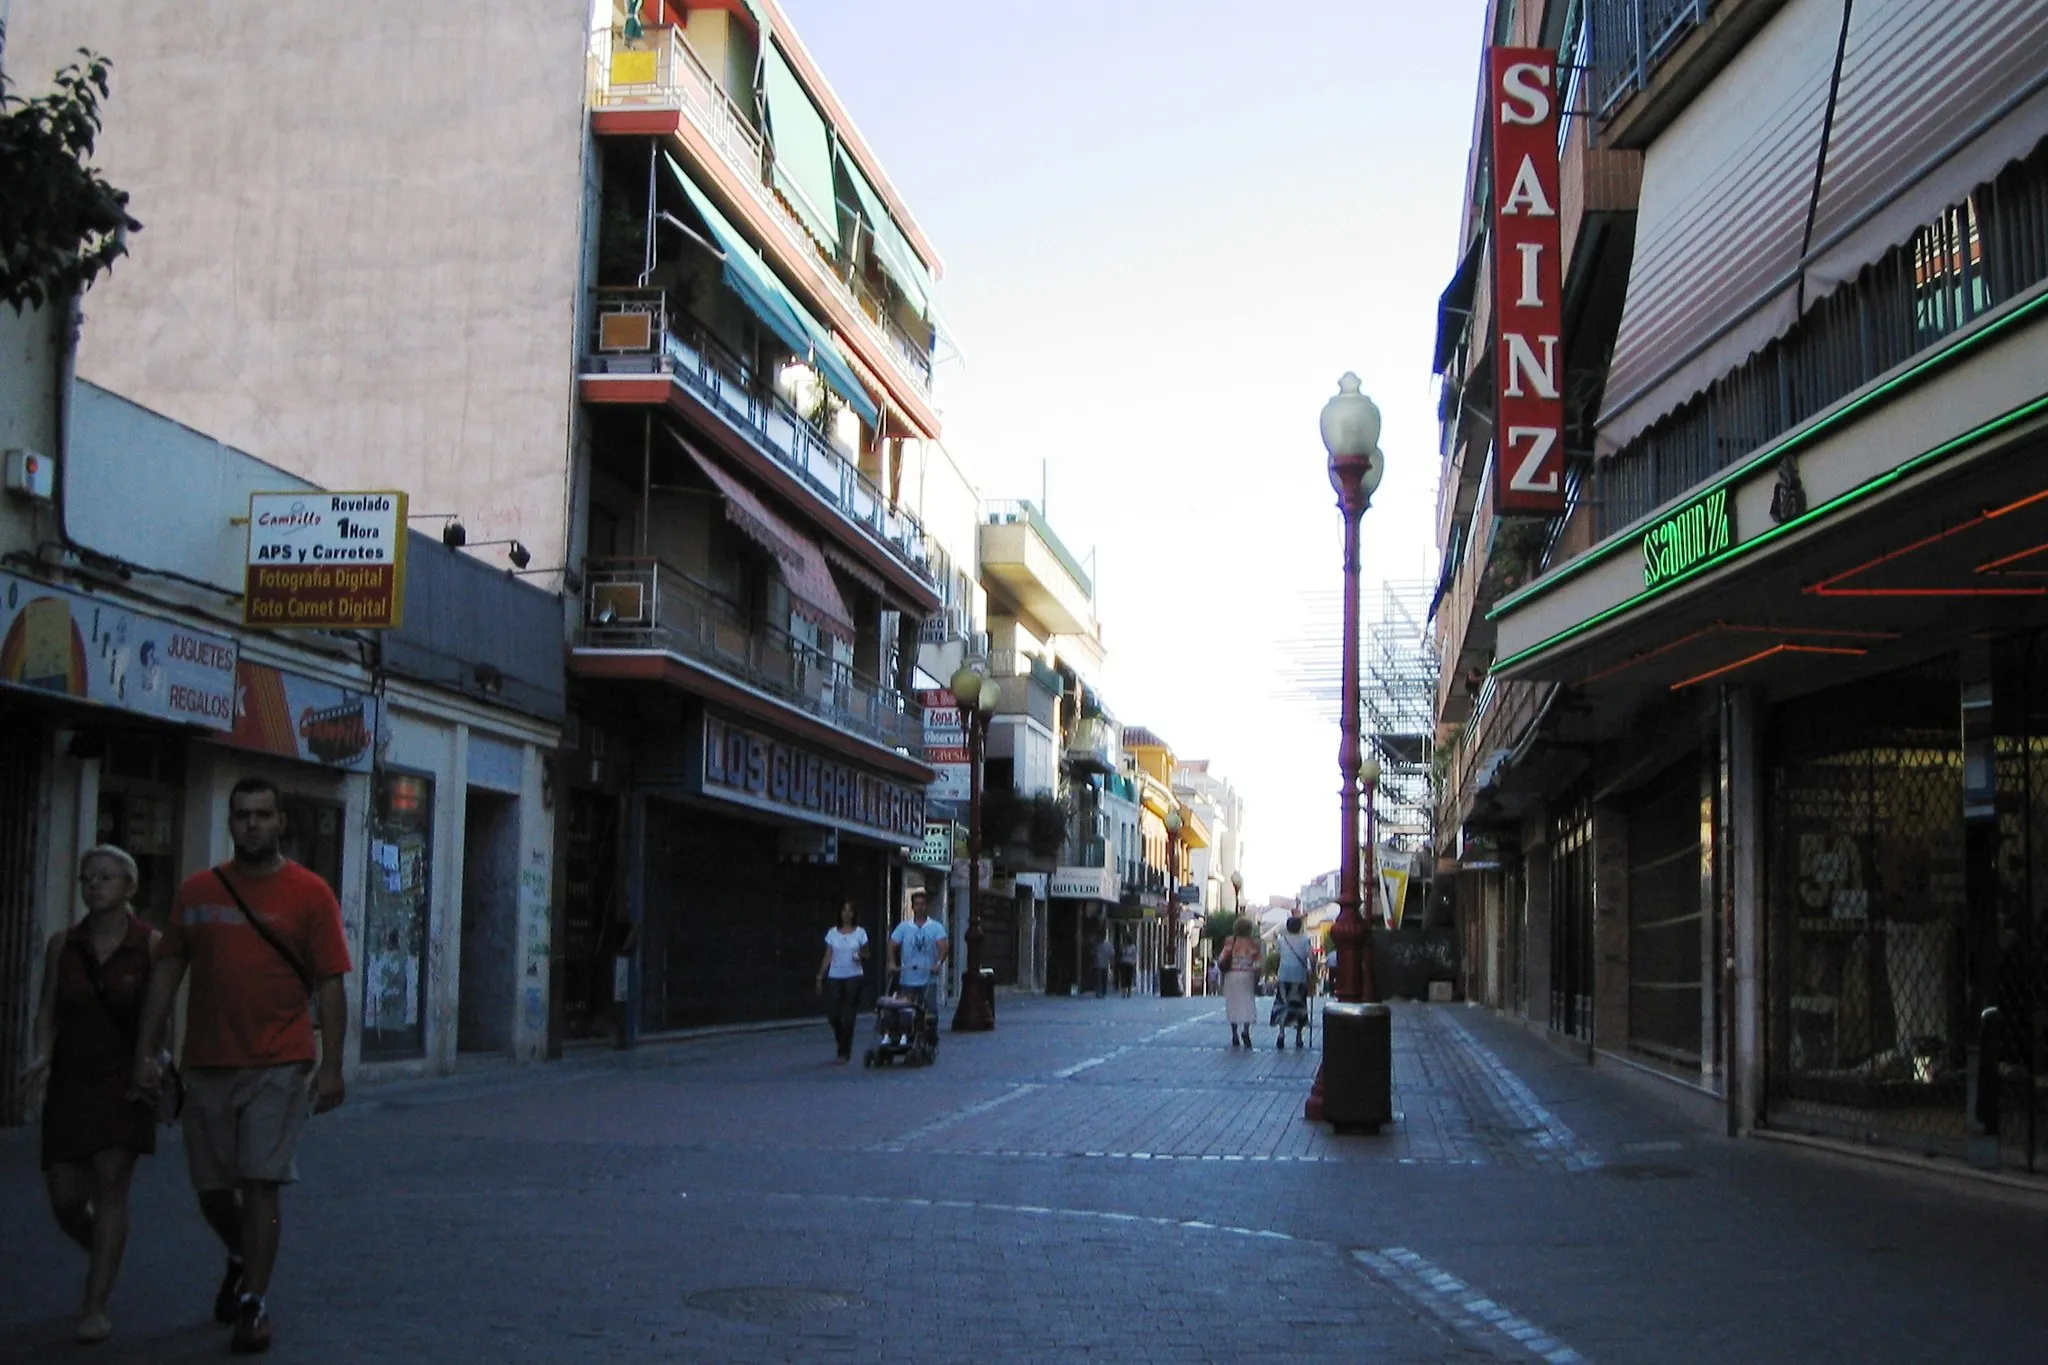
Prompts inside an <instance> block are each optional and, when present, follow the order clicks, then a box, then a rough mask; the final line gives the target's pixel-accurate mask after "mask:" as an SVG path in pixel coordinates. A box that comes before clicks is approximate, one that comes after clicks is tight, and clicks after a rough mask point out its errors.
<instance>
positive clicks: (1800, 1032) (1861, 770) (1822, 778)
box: [1766, 659, 1971, 1150]
mask: <svg viewBox="0 0 2048 1365" xmlns="http://www.w3.org/2000/svg"><path fill="white" fill-rule="evenodd" d="M1961 714H1962V713H1961V693H1960V685H1959V683H1958V681H1957V674H1956V669H1955V665H1954V661H1953V660H1952V659H1951V660H1942V661H1938V662H1936V663H1934V664H1929V665H1924V666H1921V667H1919V668H1915V669H1910V670H1907V671H1905V672H1902V673H1894V674H1890V675H1887V676H1884V677H1881V678H1876V679H1871V680H1868V681H1864V682H1860V683H1856V684H1852V685H1851V686H1848V687H1843V688H1835V689H1832V690H1830V691H1827V692H1822V693H1817V694H1815V695H1813V696H1811V697H1806V698H1801V699H1799V700H1798V701H1795V702H1791V703H1788V704H1787V705H1785V706H1783V707H1781V708H1780V709H1779V710H1778V712H1777V714H1776V715H1775V716H1774V718H1773V719H1774V731H1775V733H1774V737H1773V741H1772V750H1771V751H1772V752H1773V754H1775V755H1776V758H1775V765H1774V769H1773V772H1772V790H1771V802H1772V812H1771V820H1770V826H1771V830H1772V847H1771V849H1770V864H1771V865H1770V888H1771V906H1770V933H1771V939H1770V955H1769V959H1770V960H1769V967H1768V971H1769V977H1770V1000H1771V1012H1770V1020H1769V1029H1770V1048H1769V1059H1770V1060H1769V1072H1768V1076H1767V1080H1766V1093H1767V1101H1768V1103H1769V1105H1770V1109H1771V1115H1772V1118H1773V1119H1774V1120H1775V1121H1780V1122H1784V1123H1787V1124H1788V1126H1796V1127H1807V1128H1813V1129H1817V1130H1820V1131H1831V1132H1838V1133H1841V1134H1843V1135H1845V1136H1855V1137H1864V1138H1875V1139H1877V1140H1879V1141H1883V1140H1886V1139H1891V1140H1893V1141H1899V1142H1905V1143H1910V1145H1913V1146H1916V1147H1919V1148H1921V1149H1927V1148H1929V1147H1935V1148H1940V1147H1949V1148H1951V1149H1954V1150H1960V1144H1961V1142H1962V1140H1963V1139H1964V1138H1965V1136H1966V1130H1965V1124H1964V1120H1965V1114H1964V1101H1965V1094H1966V1084H1967V1061H1968V1043H1969V1040H1970V1039H1969V1035H1970V1031H1971V1030H1970V1023H1969V1020H1968V1019H1967V1018H1966V1016H1965V1010H1964V1004H1965V997H1964V982H1963V952H1962V949H1963V935H1964V928H1965V922H1966V901H1967V896H1966V894H1965V867H1964V842H1963V818H1962V816H1963V804H1962V797H1963V786H1962V779H1963V753H1962V742H1961V735H1962V731H1961V726H1960V723H1959V718H1960V716H1961Z"/></svg>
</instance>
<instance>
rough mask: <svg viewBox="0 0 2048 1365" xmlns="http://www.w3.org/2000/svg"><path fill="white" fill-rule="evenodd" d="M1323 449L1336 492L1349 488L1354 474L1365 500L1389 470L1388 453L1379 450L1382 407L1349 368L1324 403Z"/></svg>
mask: <svg viewBox="0 0 2048 1365" xmlns="http://www.w3.org/2000/svg"><path fill="white" fill-rule="evenodd" d="M1322 431H1323V449H1324V450H1326V451H1328V452H1329V456H1330V484H1331V486H1332V487H1334V488H1335V489H1336V490H1337V496H1338V497H1339V498H1340V499H1341V498H1344V497H1345V496H1346V495H1347V493H1348V492H1349V491H1350V487H1349V486H1350V483H1351V479H1352V477H1353V475H1354V474H1355V475H1356V480H1357V482H1356V489H1357V492H1358V493H1359V494H1360V495H1362V498H1363V502H1361V504H1360V508H1359V510H1360V511H1363V510H1364V504H1365V503H1370V502H1371V501H1372V495H1373V494H1374V493H1375V492H1377V491H1378V489H1379V486H1380V477H1381V475H1383V474H1384V473H1385V472H1386V457H1385V456H1384V455H1382V454H1381V453H1380V410H1379V407H1378V405H1377V404H1375V403H1374V402H1373V401H1372V399H1370V398H1368V397H1366V396H1365V392H1364V389H1363V388H1362V387H1361V386H1360V383H1359V378H1358V376H1357V375H1355V374H1353V373H1352V372H1351V371H1349V370H1346V371H1345V372H1344V377H1343V378H1341V379H1339V380H1338V381H1337V393H1336V396H1335V397H1333V398H1331V399H1330V401H1329V402H1327V403H1325V404H1323V416H1322Z"/></svg>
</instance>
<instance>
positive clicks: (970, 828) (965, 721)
mask: <svg viewBox="0 0 2048 1365" xmlns="http://www.w3.org/2000/svg"><path fill="white" fill-rule="evenodd" d="M951 687H952V690H953V699H954V700H955V701H956V702H958V703H959V705H960V723H961V727H962V728H963V729H965V730H966V731H967V970H966V971H965V972H963V973H961V976H960V1003H959V1005H958V1006H957V1007H956V1008H955V1009H954V1011H953V1031H954V1032H955V1033H981V1032H986V1031H987V1030H989V1029H992V1028H994V1027H995V1026H996V1002H995V990H994V988H993V987H992V986H991V985H990V984H989V982H988V980H987V979H986V978H985V977H983V976H982V974H981V962H982V926H981V756H982V749H983V747H984V745H985V744H986V743H987V739H988V722H989V717H990V716H991V715H992V714H993V713H994V711H995V708H996V703H997V702H999V701H1001V700H1002V689H1001V688H1000V687H999V686H998V685H997V684H996V680H995V679H994V678H991V677H988V676H986V675H984V674H983V673H982V672H981V671H980V670H979V669H977V668H975V667H974V666H973V665H971V664H962V665H960V667H959V669H958V670H957V671H955V672H954V674H953V677H952V679H951Z"/></svg>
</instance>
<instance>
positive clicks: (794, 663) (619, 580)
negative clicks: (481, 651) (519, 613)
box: [574, 558, 923, 758]
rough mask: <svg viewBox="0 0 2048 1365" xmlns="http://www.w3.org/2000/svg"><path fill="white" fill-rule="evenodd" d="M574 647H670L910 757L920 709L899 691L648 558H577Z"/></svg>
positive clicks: (917, 741) (917, 742) (919, 738)
mask: <svg viewBox="0 0 2048 1365" xmlns="http://www.w3.org/2000/svg"><path fill="white" fill-rule="evenodd" d="M585 567H586V572H585V574H584V589H583V616H582V620H581V622H580V623H579V624H578V626H577V628H576V635H575V646H574V647H575V650H576V652H577V653H579V654H583V653H597V652H621V653H627V652H631V653H646V652H657V653H663V654H672V655H675V656H676V657H677V658H680V659H685V660H688V661H689V662H691V663H694V664H698V665H701V666H704V667H707V668H710V669H712V670H714V671H715V672H718V673H722V674H724V675H725V676H727V677H728V678H731V679H734V680H735V681H738V682H741V683H745V684H746V685H747V686H749V687H752V688H755V689H758V690H759V691H762V692H766V693H768V694H769V695H771V696H773V697H774V698H775V699H776V700H778V701H781V702H784V703H786V704H787V705H789V706H792V707H795V708H796V709H798V710H801V711H804V712H806V713H808V714H809V715H811V716H814V717H816V718H817V719H819V720H822V721H824V722H825V723H827V724H828V725H831V726H833V727H834V728H836V729H840V730H846V731H849V732H851V733H853V734H856V735H859V736H860V737H862V738H863V739H867V740H871V741H873V742H874V743H877V744H880V745H882V746H884V747H885V748H890V749H896V750H900V751H901V752H903V753H906V754H909V755H910V756H912V757H914V758H915V757H919V756H920V755H921V754H922V753H923V718H922V716H920V715H919V714H917V713H916V711H915V709H914V708H913V707H912V706H911V705H910V704H909V703H908V702H907V701H906V700H905V698H904V697H903V695H902V694H901V693H899V692H897V691H895V690H894V689H892V688H891V687H889V686H888V685H887V684H886V683H884V682H882V681H881V680H880V679H878V678H875V677H873V676H871V675H869V674H865V673H861V672H859V671H857V670H856V669H854V668H853V666H852V665H850V664H847V663H844V662H842V661H840V660H837V659H834V658H832V657H831V656H830V655H828V654H825V653H823V652H821V651H819V650H817V649H814V648H812V647H811V646H810V645H807V644H805V643H804V642H803V641H801V640H798V639H796V638H795V637H793V636H791V635H790V634H789V633H788V632H786V631H782V630H778V629H776V628H775V627H773V626H770V625H767V624H764V623H762V622H759V621H753V620H749V619H748V617H747V615H746V613H744V612H742V611H741V610H740V609H739V607H738V606H736V605H735V604H733V603H732V602H729V601H727V600H726V599H725V598H723V597H720V596H719V595H718V594H717V593H716V592H714V591H712V590H711V589H710V588H708V587H706V586H704V585H703V584H701V583H699V582H697V581H696V580H694V579H692V578H690V577H689V576H688V575H687V574H685V573H683V572H682V571H681V570H680V569H677V568H675V567H673V566H671V565H668V564H664V563H662V562H660V561H659V560H655V559H643V558H618V559H592V560H589V561H587V562H586V566H585Z"/></svg>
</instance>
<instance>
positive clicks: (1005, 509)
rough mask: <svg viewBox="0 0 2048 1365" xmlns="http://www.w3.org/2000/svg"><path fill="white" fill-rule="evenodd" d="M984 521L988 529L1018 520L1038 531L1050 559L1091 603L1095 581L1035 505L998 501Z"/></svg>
mask: <svg viewBox="0 0 2048 1365" xmlns="http://www.w3.org/2000/svg"><path fill="white" fill-rule="evenodd" d="M985 520H987V522H988V524H989V525H991V526H1002V525H1007V524H1009V523H1011V522H1018V521H1022V522H1028V523H1030V526H1031V529H1032V530H1034V531H1036V532H1038V535H1039V538H1040V539H1041V540H1043V541H1044V542H1045V545H1046V548H1047V549H1049V550H1051V551H1052V555H1053V558H1054V559H1057V560H1058V561H1059V562H1060V567H1061V568H1063V569H1065V570H1066V571H1067V573H1068V574H1070V575H1071V576H1072V577H1073V580H1074V582H1075V583H1077V584H1078V585H1080V588H1081V592H1082V593H1083V595H1085V596H1086V597H1088V598H1089V600H1091V601H1092V600H1094V597H1095V580H1094V579H1092V578H1090V577H1089V576H1088V575H1087V573H1086V572H1085V571H1084V570H1083V569H1082V568H1081V561H1080V560H1078V559H1076V558H1074V555H1073V552H1072V551H1071V550H1069V549H1067V547H1066V543H1065V542H1064V541H1062V540H1061V539H1060V538H1059V537H1058V536H1056V535H1054V534H1053V530H1052V524H1051V523H1050V522H1048V521H1047V520H1046V519H1045V514H1044V513H1043V512H1041V511H1039V510H1038V505H1037V504H1036V503H1034V502H1032V501H1030V500H1029V499H1028V498H1005V499H998V500H995V501H992V502H990V503H989V504H988V511H987V514H986V517H985Z"/></svg>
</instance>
